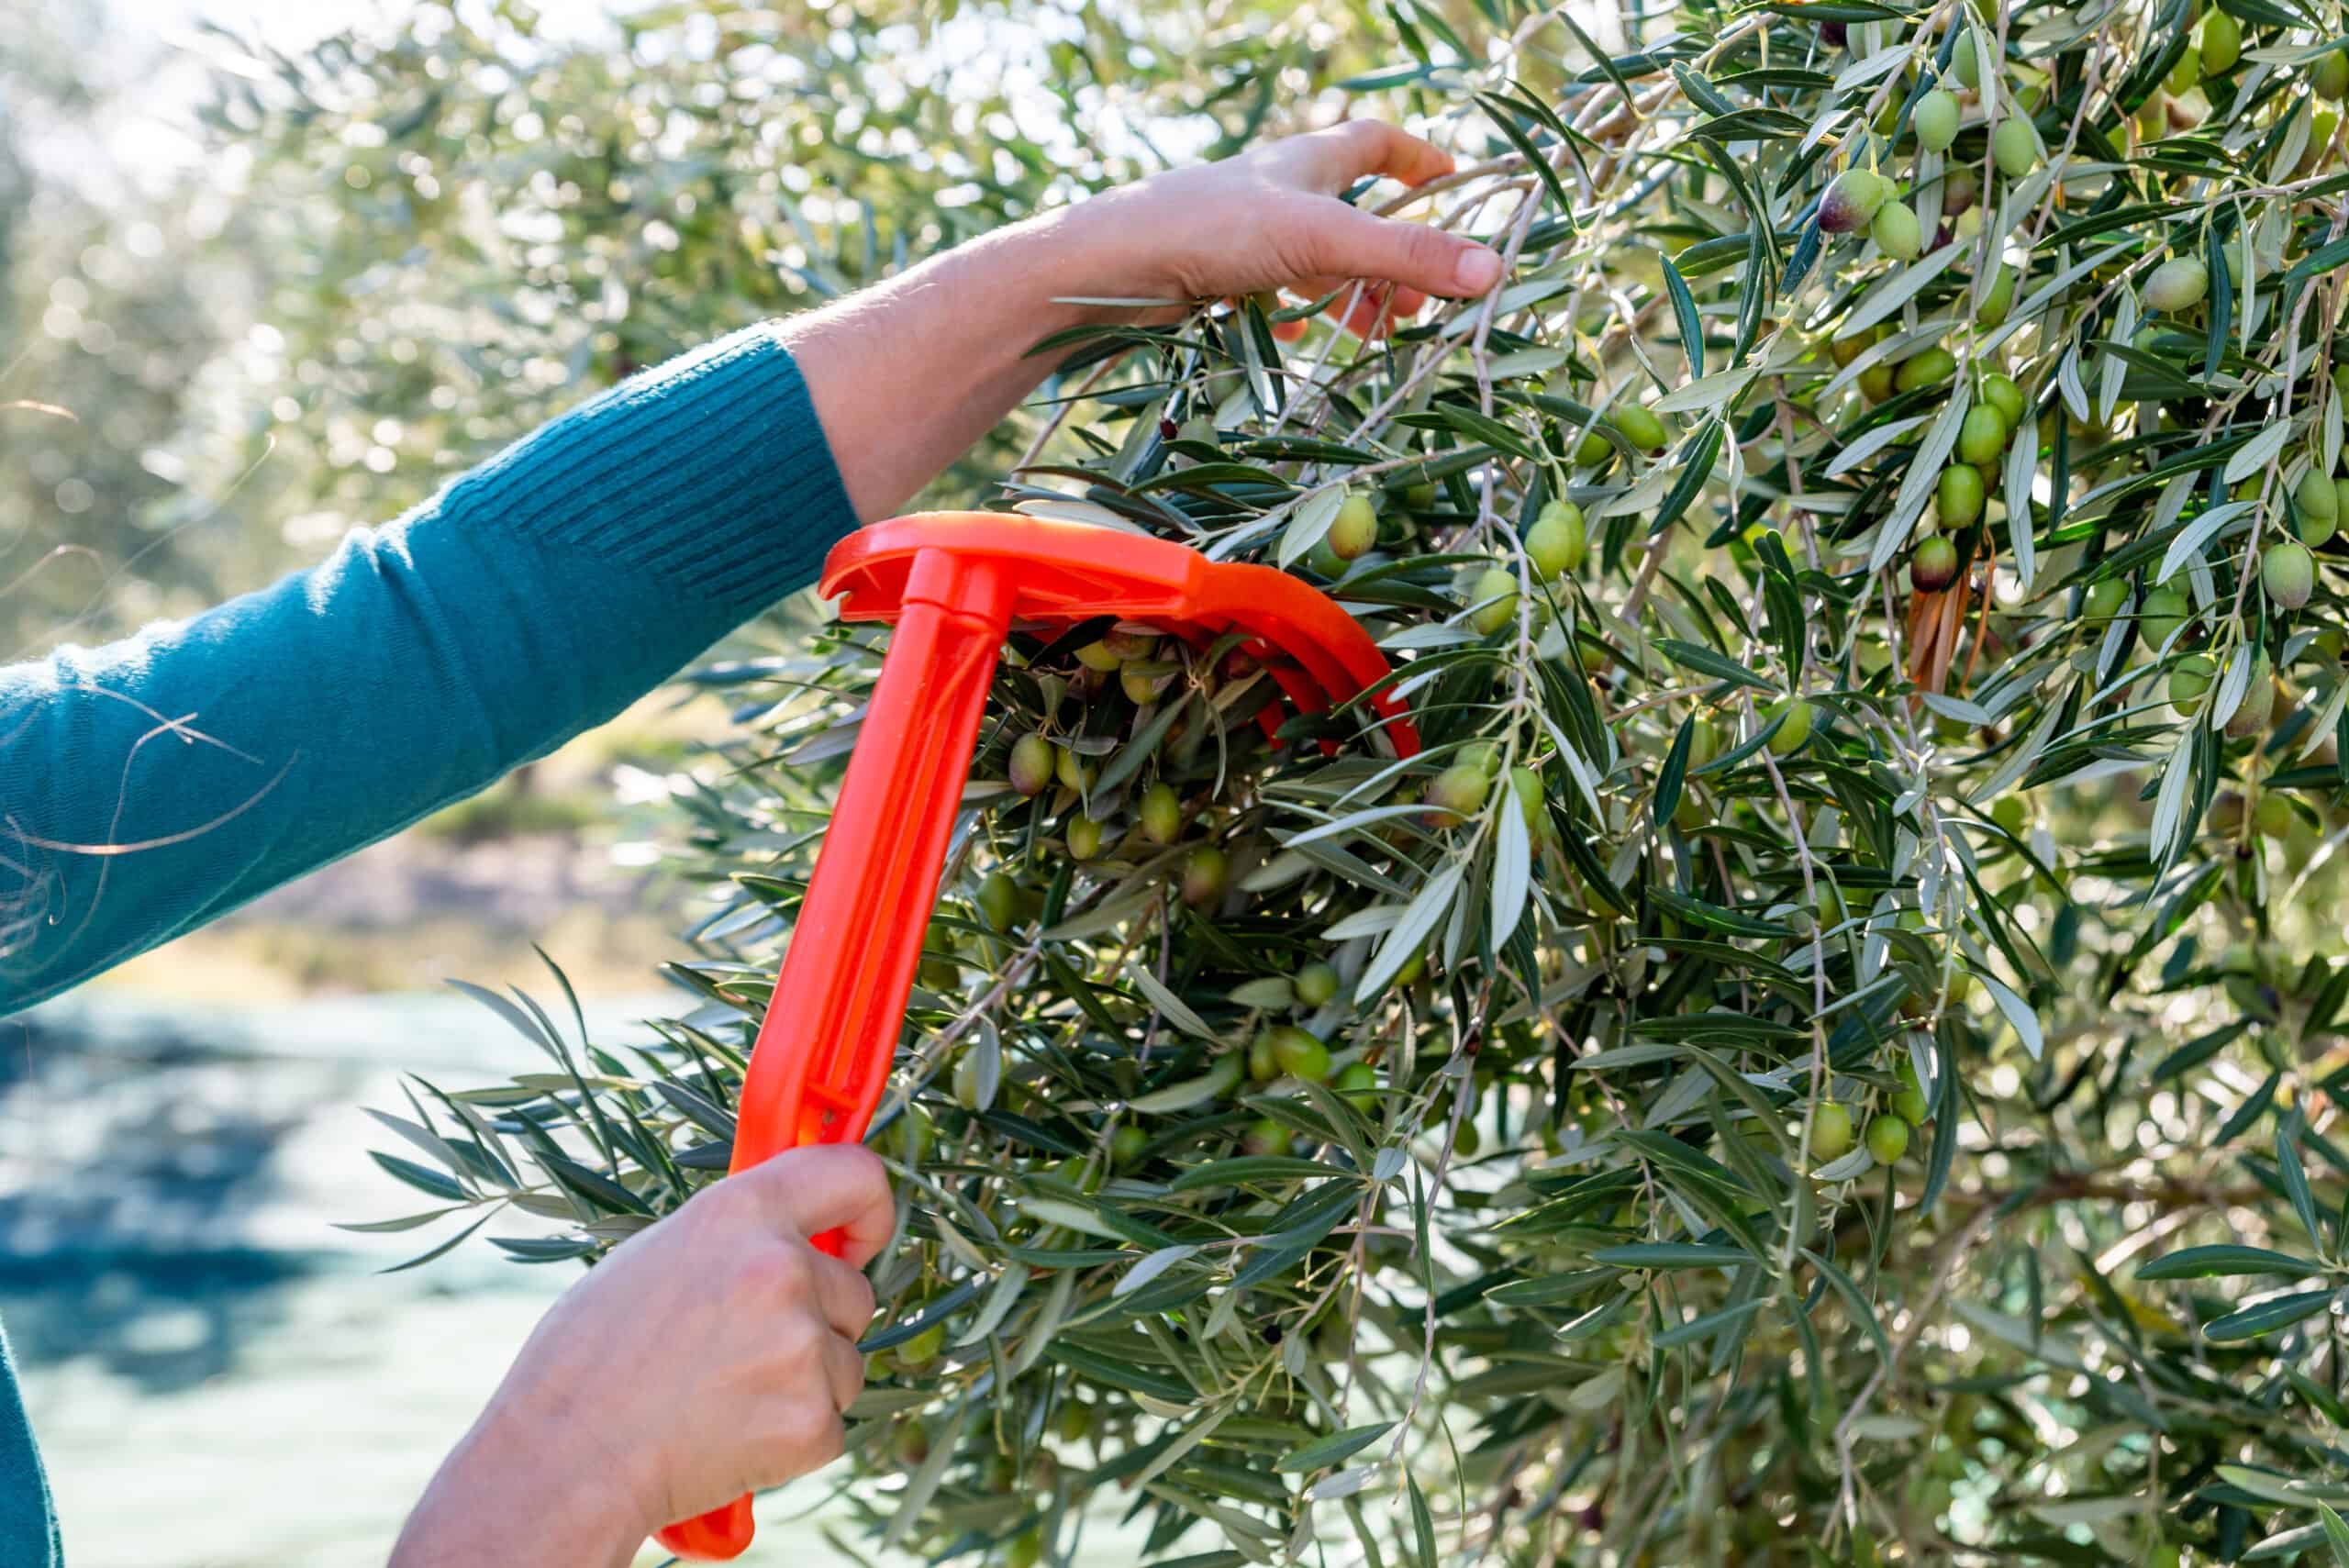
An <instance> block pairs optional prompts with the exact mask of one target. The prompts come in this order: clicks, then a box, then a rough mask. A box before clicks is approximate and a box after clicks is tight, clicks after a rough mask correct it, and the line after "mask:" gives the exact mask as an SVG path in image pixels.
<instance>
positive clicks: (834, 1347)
mask: <svg viewBox="0 0 2349 1568" xmlns="http://www.w3.org/2000/svg"><path fill="white" fill-rule="evenodd" d="M824 1382H825V1384H826V1385H828V1386H829V1388H830V1389H831V1391H832V1408H833V1409H834V1410H846V1409H847V1408H848V1407H850V1406H851V1405H852V1404H853V1403H855V1401H856V1396H858V1395H859V1394H862V1393H863V1392H864V1358H863V1356H862V1355H860V1354H858V1353H857V1349H856V1346H855V1345H854V1344H852V1343H851V1342H850V1341H849V1340H843V1339H841V1338H840V1337H839V1336H837V1335H832V1334H827V1335H826V1336H824Z"/></svg>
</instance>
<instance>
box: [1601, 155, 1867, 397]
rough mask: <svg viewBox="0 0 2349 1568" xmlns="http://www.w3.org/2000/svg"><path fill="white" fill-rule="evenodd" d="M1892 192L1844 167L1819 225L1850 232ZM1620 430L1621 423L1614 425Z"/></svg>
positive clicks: (1823, 206) (1825, 200)
mask: <svg viewBox="0 0 2349 1568" xmlns="http://www.w3.org/2000/svg"><path fill="white" fill-rule="evenodd" d="M1891 194H1892V182H1891V181H1889V180H1887V179H1886V178H1885V177H1884V176H1883V175H1881V174H1876V173H1872V172H1869V171H1867V170H1865V169H1846V170H1844V171H1843V172H1842V173H1841V174H1839V175H1837V176H1836V177H1835V183H1833V184H1831V185H1830V186H1828V187H1827V194H1826V195H1823V196H1821V197H1820V198H1819V227H1820V228H1823V229H1825V230H1826V231H1827V232H1828V233H1830V234H1851V233H1854V232H1856V231H1857V230H1858V229H1860V228H1863V227H1865V225H1866V224H1867V223H1868V221H1869V220H1870V219H1872V218H1874V217H1876V208H1878V207H1880V206H1883V205H1884V202H1885V198H1886V197H1887V196H1888V195H1891ZM1616 428H1618V429H1620V428H1622V427H1621V423H1620V421H1618V423H1617V427H1616Z"/></svg>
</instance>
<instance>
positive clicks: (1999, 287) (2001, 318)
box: [1974, 261, 2021, 418]
mask: <svg viewBox="0 0 2349 1568" xmlns="http://www.w3.org/2000/svg"><path fill="white" fill-rule="evenodd" d="M2014 305H2015V270H2014V269H2013V268H2012V267H2009V266H2008V265H2007V264H2006V263H2005V262H2004V261H2001V262H1999V263H1998V271H1997V272H1994V273H1993V274H1991V277H1990V292H1989V293H1988V294H1987V295H1984V296H1983V299H1982V306H1981V308H1980V309H1978V310H1976V312H1975V313H1974V320H1975V324H1976V326H1980V327H1999V326H2003V325H2005V323H2006V319H2007V312H2009V310H2012V309H2013V308H2014ZM1999 379H2000V380H2002V381H2003V380H2005V379H2006V378H2005V377H2003V376H2001V377H2000V378H1999ZM2009 385H2012V383H2009ZM2017 417H2018V418H2020V417H2021V414H2020V411H2018V414H2017Z"/></svg>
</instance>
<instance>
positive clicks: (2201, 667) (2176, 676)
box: [2169, 653, 2219, 715]
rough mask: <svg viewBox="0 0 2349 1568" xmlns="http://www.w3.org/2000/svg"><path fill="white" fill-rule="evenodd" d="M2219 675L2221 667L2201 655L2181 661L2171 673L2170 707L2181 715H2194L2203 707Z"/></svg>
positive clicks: (2195, 654) (2192, 655)
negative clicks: (2211, 684) (2214, 679)
mask: <svg viewBox="0 0 2349 1568" xmlns="http://www.w3.org/2000/svg"><path fill="white" fill-rule="evenodd" d="M2218 673H2219V667H2218V666H2217V665H2216V664H2213V663H2212V662H2210V661H2209V660H2208V659H2205V658H2203V657H2202V655H2200V654H2199V653H2189V654H2188V655H2187V656H2186V657H2185V658H2183V659H2181V660H2179V661H2178V662H2176V664H2175V665H2173V666H2172V667H2171V669H2170V673H2169V706H2171V707H2172V708H2174V709H2175V710H2176V711H2177V712H2178V713H2179V714H2181V715H2184V714H2190V713H2192V712H2193V711H2194V710H2195V709H2196V708H2198V707H2199V706H2202V699H2203V697H2204V696H2205V695H2208V694H2209V692H2210V682H2211V679H2212V678H2213V677H2214V676H2216V675H2217V674H2218Z"/></svg>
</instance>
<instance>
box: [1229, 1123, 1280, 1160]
mask: <svg viewBox="0 0 2349 1568" xmlns="http://www.w3.org/2000/svg"><path fill="white" fill-rule="evenodd" d="M1289 1138H1290V1133H1289V1129H1287V1128H1286V1127H1284V1126H1282V1125H1281V1124H1280V1123H1279V1122H1276V1121H1275V1120H1274V1119H1273V1118H1270V1117H1260V1118H1257V1119H1256V1120H1254V1121H1252V1122H1250V1123H1249V1124H1248V1130H1247V1131H1246V1132H1244V1133H1242V1134H1241V1138H1240V1149H1241V1152H1242V1153H1245V1154H1254V1155H1258V1156H1263V1155H1267V1154H1286V1153H1287V1152H1288V1148H1289Z"/></svg>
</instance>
